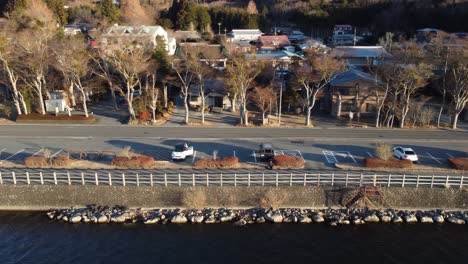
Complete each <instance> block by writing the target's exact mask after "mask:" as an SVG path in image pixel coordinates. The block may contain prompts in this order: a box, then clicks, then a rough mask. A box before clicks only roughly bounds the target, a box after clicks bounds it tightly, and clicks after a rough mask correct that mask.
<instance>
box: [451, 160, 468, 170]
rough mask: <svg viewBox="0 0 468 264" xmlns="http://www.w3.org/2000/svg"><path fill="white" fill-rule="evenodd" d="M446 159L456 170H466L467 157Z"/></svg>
mask: <svg viewBox="0 0 468 264" xmlns="http://www.w3.org/2000/svg"><path fill="white" fill-rule="evenodd" d="M448 161H449V163H450V164H451V165H452V166H453V167H454V168H455V169H457V170H468V158H449V159H448Z"/></svg>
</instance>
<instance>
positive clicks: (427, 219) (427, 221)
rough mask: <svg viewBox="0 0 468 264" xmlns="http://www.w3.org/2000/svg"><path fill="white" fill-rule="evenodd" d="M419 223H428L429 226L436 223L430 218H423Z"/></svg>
mask: <svg viewBox="0 0 468 264" xmlns="http://www.w3.org/2000/svg"><path fill="white" fill-rule="evenodd" d="M419 221H420V222H421V223H428V224H432V223H434V220H432V217H430V216H423V217H421V219H420V220H419Z"/></svg>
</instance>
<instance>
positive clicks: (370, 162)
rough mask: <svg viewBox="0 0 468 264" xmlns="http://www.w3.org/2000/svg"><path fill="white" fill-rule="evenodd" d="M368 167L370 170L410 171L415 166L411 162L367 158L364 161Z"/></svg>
mask: <svg viewBox="0 0 468 264" xmlns="http://www.w3.org/2000/svg"><path fill="white" fill-rule="evenodd" d="M364 162H365V164H366V167H368V168H398V169H408V168H411V167H412V166H413V162H412V161H411V160H397V159H390V160H383V159H378V158H366V159H365V160H364Z"/></svg>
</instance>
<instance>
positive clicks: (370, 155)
mask: <svg viewBox="0 0 468 264" xmlns="http://www.w3.org/2000/svg"><path fill="white" fill-rule="evenodd" d="M366 153H367V155H369V157H371V158H373V157H374V156H372V154H370V153H369V151H366Z"/></svg>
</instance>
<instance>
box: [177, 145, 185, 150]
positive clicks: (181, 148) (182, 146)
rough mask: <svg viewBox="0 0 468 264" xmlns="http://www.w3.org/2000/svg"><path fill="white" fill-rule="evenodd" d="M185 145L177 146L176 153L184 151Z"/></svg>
mask: <svg viewBox="0 0 468 264" xmlns="http://www.w3.org/2000/svg"><path fill="white" fill-rule="evenodd" d="M184 149H185V148H184V145H177V146H175V151H184Z"/></svg>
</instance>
